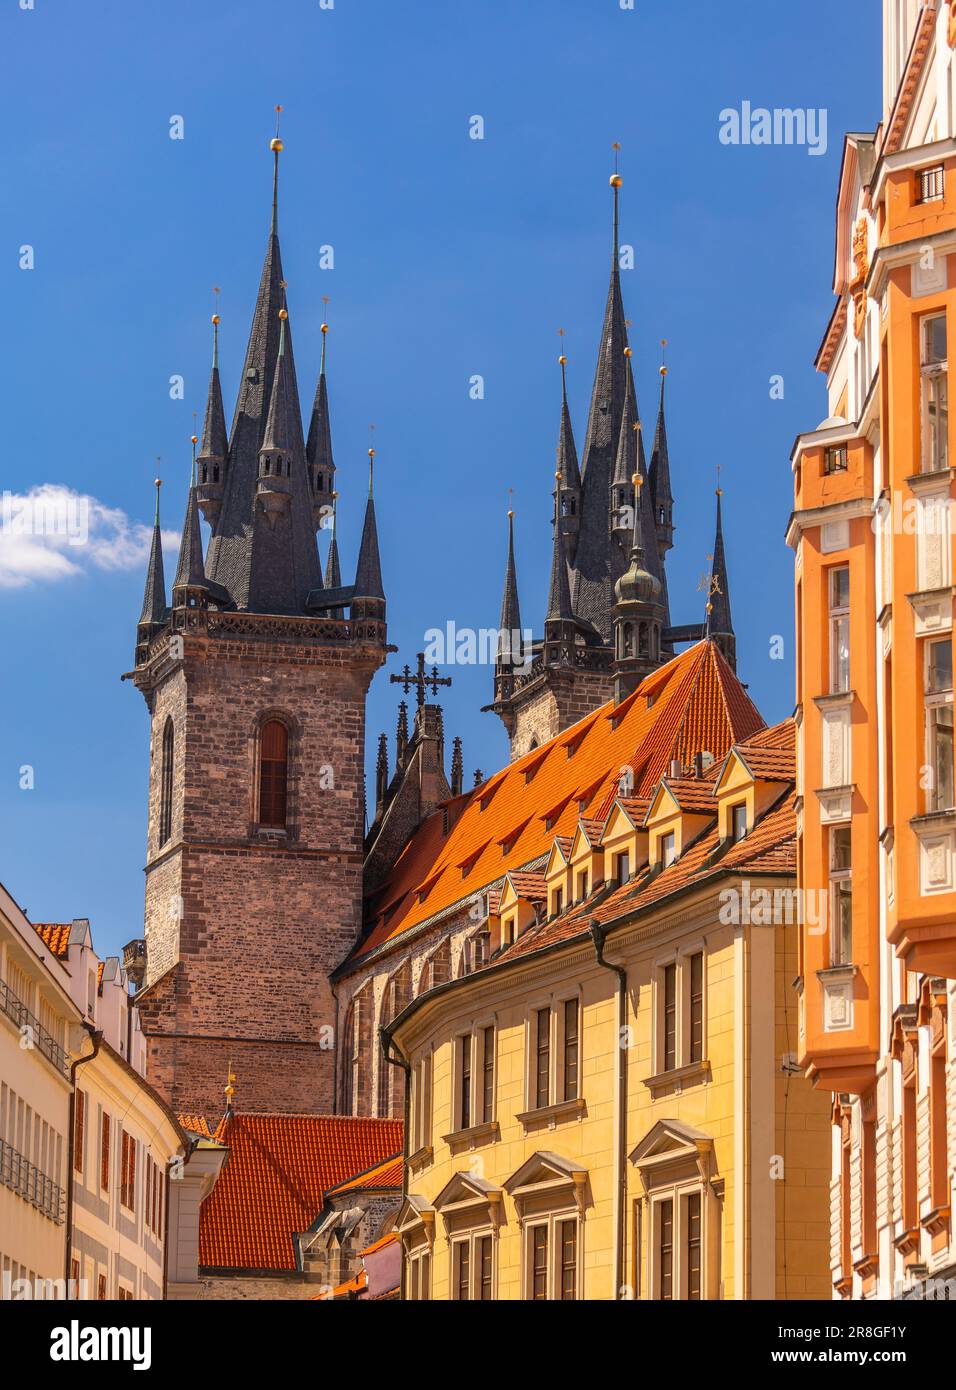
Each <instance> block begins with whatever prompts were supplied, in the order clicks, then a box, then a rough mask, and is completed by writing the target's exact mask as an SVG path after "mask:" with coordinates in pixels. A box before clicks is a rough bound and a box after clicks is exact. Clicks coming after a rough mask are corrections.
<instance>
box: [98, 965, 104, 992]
mask: <svg viewBox="0 0 956 1390" xmlns="http://www.w3.org/2000/svg"><path fill="white" fill-rule="evenodd" d="M105 969H106V961H105V960H101V961H100V963H99V965H98V966H97V967H96V989H97V992H99V991H100V990H101V989H102V988H103V971H104V970H105Z"/></svg>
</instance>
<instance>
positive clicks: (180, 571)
mask: <svg viewBox="0 0 956 1390" xmlns="http://www.w3.org/2000/svg"><path fill="white" fill-rule="evenodd" d="M195 440H196V437H195V435H194V436H193V462H192V475H191V482H190V485H189V497H188V500H187V502H186V519H185V521H184V522H183V534H182V539H181V540H180V542H179V564H178V565H177V566H176V577H175V579H174V580H173V603H174V605H175V601H176V591H177V589H184V588H185V589H204V588H205V587H206V572H205V569H204V567H203V558H202V533H201V532H200V529H199V507H198V505H197V503H196V442H195Z"/></svg>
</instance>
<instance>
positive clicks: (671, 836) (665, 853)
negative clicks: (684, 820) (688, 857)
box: [659, 830, 677, 869]
mask: <svg viewBox="0 0 956 1390" xmlns="http://www.w3.org/2000/svg"><path fill="white" fill-rule="evenodd" d="M659 847H660V856H661V867H662V868H664V869H667V868H669V867H670V866H671V864H673V862H674V860H675V859H676V858H677V836H676V835H675V833H674V831H673V830H668V832H667V834H666V835H662V836H661V838H660V845H659Z"/></svg>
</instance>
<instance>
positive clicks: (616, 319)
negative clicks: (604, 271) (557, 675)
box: [572, 173, 637, 641]
mask: <svg viewBox="0 0 956 1390" xmlns="http://www.w3.org/2000/svg"><path fill="white" fill-rule="evenodd" d="M621 182H622V180H621V177H620V175H619V174H617V173H614V174H612V176H611V190H612V195H613V199H614V209H613V235H612V242H611V281H610V285H609V286H608V294H607V303H606V305H605V309H604V322H603V324H602V327H601V340H600V343H599V345H598V360H597V367H596V369H595V373H594V387H593V390H592V392H591V407H590V411H589V413H588V427H587V434H586V435H585V439H584V453H583V456H582V470H581V471H582V481H581V517H580V525H579V529H578V540H577V546H576V548H575V552H574V575H573V583H572V598H573V602H574V611H575V613H576V614H577V615H578V616H579V617H580V618H582V619H586V620H587V621H588V622H590V623H592V624H593V626H594V627H595V628H596V629H597V630H598V632H599V633H600V634H601V636H602V637H603V638H604V639H605V641H608V640H610V638H611V629H612V625H613V609H614V584H615V581H616V580H617V579H618V578H619V577H620V575H621V574H623V572H624V570H625V568H626V566H627V554H626V550H625V549H623V548H622V547H621V546H620V545H614V544H613V543H612V540H611V534H610V525H609V509H610V506H611V477H612V472H613V468H614V461H615V451H616V449H617V445H618V440H619V437H620V432H621V417H622V414H623V411H624V399H625V396H626V393H627V378H628V363H627V359H626V357H625V355H624V349H625V348H626V347H627V345H628V343H627V324H626V322H625V319H624V304H623V301H622V298H621V270H620V241H619V195H620V188H621ZM636 410H637V404H636V400H635V412H636Z"/></svg>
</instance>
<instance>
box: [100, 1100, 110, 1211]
mask: <svg viewBox="0 0 956 1390" xmlns="http://www.w3.org/2000/svg"><path fill="white" fill-rule="evenodd" d="M110 1129H111V1126H110V1117H109V1115H107V1113H106V1111H105V1110H104V1111H103V1124H102V1129H101V1133H100V1187H101V1188H102V1189H103V1191H104V1192H109V1190H110V1137H111V1135H110Z"/></svg>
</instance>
